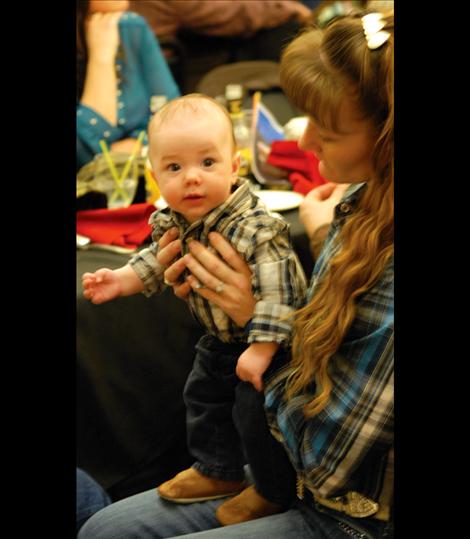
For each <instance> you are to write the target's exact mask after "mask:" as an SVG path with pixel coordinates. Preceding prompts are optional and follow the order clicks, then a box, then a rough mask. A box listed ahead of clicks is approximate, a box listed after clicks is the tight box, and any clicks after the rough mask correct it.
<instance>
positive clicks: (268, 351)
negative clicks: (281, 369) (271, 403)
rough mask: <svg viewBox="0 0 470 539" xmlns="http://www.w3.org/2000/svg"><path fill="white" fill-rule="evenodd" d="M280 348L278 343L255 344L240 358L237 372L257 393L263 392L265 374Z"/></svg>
mask: <svg viewBox="0 0 470 539" xmlns="http://www.w3.org/2000/svg"><path fill="white" fill-rule="evenodd" d="M278 348H279V345H278V344H277V343H272V342H255V343H253V344H251V345H250V346H249V347H248V348H247V349H246V350H245V351H244V352H243V354H242V355H241V356H240V357H239V358H238V362H237V368H236V370H235V372H236V373H237V376H238V378H240V380H243V381H244V382H250V383H251V384H252V385H253V387H254V388H255V389H256V390H257V391H262V390H263V374H264V373H265V372H266V369H267V368H268V367H269V365H270V363H271V360H272V358H273V356H274V354H275V353H276V350H277V349H278Z"/></svg>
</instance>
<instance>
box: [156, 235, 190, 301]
mask: <svg viewBox="0 0 470 539" xmlns="http://www.w3.org/2000/svg"><path fill="white" fill-rule="evenodd" d="M158 246H159V251H158V254H157V262H158V263H159V264H161V265H162V266H167V269H166V270H165V272H164V274H163V277H164V279H165V283H166V284H167V285H169V286H171V287H173V292H174V293H175V296H177V297H178V298H181V299H184V300H186V298H187V296H188V294H189V292H190V291H191V287H190V285H189V283H187V282H181V281H180V280H179V279H180V277H181V274H182V273H183V271H184V269H185V268H186V262H185V260H184V259H183V258H178V259H177V260H176V261H175V259H176V258H177V257H178V255H180V254H181V241H180V239H179V238H178V229H177V228H176V227H173V228H170V230H167V231H166V232H165V234H163V236H162V237H161V238H160V241H159V242H158Z"/></svg>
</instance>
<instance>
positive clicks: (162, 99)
mask: <svg viewBox="0 0 470 539" xmlns="http://www.w3.org/2000/svg"><path fill="white" fill-rule="evenodd" d="M167 102H168V98H167V97H166V95H152V97H151V98H150V112H151V113H152V114H155V113H156V112H158V111H159V110H160V109H161V108H162V107H163V106H164V105H166V103H167ZM146 152H147V154H148V146H147V149H146ZM145 157H146V159H145V167H144V175H145V192H146V197H145V201H146V202H147V203H148V204H155V203H156V202H157V201H158V200H159V199H160V196H161V195H160V189H159V188H158V184H157V181H156V179H155V177H154V175H153V172H152V165H151V164H150V159H149V158H148V155H146V156H145Z"/></svg>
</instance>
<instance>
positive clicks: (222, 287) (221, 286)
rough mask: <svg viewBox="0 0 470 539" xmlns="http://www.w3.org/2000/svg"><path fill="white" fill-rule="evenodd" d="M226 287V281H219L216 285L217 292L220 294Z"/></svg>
mask: <svg viewBox="0 0 470 539" xmlns="http://www.w3.org/2000/svg"><path fill="white" fill-rule="evenodd" d="M224 288H225V284H224V283H219V284H218V285H217V286H216V287H215V291H216V292H217V294H220V293H221V292H222V290H223V289H224Z"/></svg>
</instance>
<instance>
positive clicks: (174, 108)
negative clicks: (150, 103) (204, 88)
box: [149, 93, 236, 151]
mask: <svg viewBox="0 0 470 539" xmlns="http://www.w3.org/2000/svg"><path fill="white" fill-rule="evenodd" d="M208 106H209V107H211V106H212V107H213V108H214V107H215V109H216V110H218V111H219V112H220V113H221V114H222V115H223V116H224V117H225V119H226V120H227V127H228V129H229V131H230V136H231V139H232V143H233V150H234V151H235V149H236V142H235V135H234V133H233V126H232V120H231V119H230V115H229V113H228V111H227V109H226V108H225V107H224V106H222V105H221V104H220V103H219V102H218V101H216V100H215V99H213V98H212V97H210V96H208V95H205V94H200V93H192V94H186V95H183V96H182V97H178V98H176V99H172V100H171V101H169V102H168V103H166V104H165V105H164V106H163V107H162V108H161V109H160V110H159V111H158V112H156V113H155V114H154V115H153V117H152V119H151V121H150V124H149V140H150V141H151V140H152V137H151V133H152V132H155V131H156V130H158V129H160V127H161V126H162V125H164V124H165V123H166V122H167V121H169V120H171V119H172V118H174V117H175V116H176V115H178V114H179V113H181V112H183V113H188V112H189V113H193V114H200V113H204V112H205V111H207V107H208Z"/></svg>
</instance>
